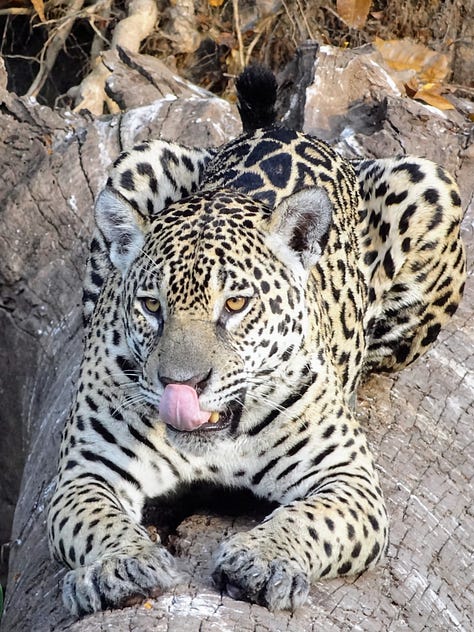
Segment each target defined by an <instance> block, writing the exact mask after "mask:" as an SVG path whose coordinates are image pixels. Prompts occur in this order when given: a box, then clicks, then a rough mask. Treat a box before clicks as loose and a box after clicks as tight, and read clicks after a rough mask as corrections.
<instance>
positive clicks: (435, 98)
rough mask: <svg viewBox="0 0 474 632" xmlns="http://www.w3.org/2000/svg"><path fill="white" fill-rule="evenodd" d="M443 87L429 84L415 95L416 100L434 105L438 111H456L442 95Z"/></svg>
mask: <svg viewBox="0 0 474 632" xmlns="http://www.w3.org/2000/svg"><path fill="white" fill-rule="evenodd" d="M440 92H441V86H440V85H437V84H433V83H427V84H426V85H424V86H423V87H422V88H421V89H420V90H418V91H417V92H415V94H414V95H413V98H414V99H418V100H420V101H423V102H424V103H427V104H428V105H432V106H433V107H435V108H438V110H454V109H455V108H454V105H453V104H452V103H451V101H448V99H446V98H445V97H443V96H442V95H441V94H440Z"/></svg>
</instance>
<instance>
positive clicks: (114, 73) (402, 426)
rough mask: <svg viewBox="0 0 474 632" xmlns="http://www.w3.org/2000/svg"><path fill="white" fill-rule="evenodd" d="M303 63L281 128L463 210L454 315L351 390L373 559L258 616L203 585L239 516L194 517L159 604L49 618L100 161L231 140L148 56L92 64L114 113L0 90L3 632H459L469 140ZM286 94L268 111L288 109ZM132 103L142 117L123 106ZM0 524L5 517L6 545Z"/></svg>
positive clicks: (416, 107)
mask: <svg viewBox="0 0 474 632" xmlns="http://www.w3.org/2000/svg"><path fill="white" fill-rule="evenodd" d="M315 52H316V51H315V48H314V47H311V46H310V47H306V49H305V50H304V51H302V53H301V54H300V57H299V59H298V60H297V61H296V62H295V66H294V70H293V71H292V73H293V77H292V78H291V81H290V78H289V75H287V78H286V79H285V80H284V84H285V85H286V87H287V89H289V90H291V92H292V93H295V94H297V95H298V98H297V99H296V101H295V100H294V99H293V104H292V105H291V104H290V107H286V106H284V105H282V114H283V115H284V117H285V118H286V120H287V122H289V123H290V124H291V125H293V126H299V127H303V128H304V129H305V130H306V131H309V132H313V133H318V134H319V135H322V136H324V137H326V138H329V139H330V140H331V141H332V142H334V143H335V144H336V145H337V146H338V147H339V149H340V150H341V151H342V152H344V153H346V154H347V155H349V156H354V155H355V154H358V153H362V154H365V155H369V156H372V155H379V156H382V155H390V154H393V153H400V152H401V151H404V150H406V151H410V152H412V153H416V154H419V155H424V156H427V157H429V158H433V159H436V160H438V162H441V163H442V164H444V165H445V166H447V167H448V168H449V169H450V170H451V171H452V172H453V173H454V175H455V176H456V177H457V179H458V181H459V182H460V185H461V193H462V198H463V203H464V206H465V207H466V208H467V214H466V218H465V222H464V236H465V239H466V242H467V244H468V254H469V266H470V278H469V281H468V284H467V288H466V294H465V298H464V302H463V303H462V305H461V307H460V309H459V310H458V312H457V314H456V315H455V317H454V318H453V320H452V321H451V322H450V324H449V325H448V327H446V328H445V330H444V331H443V332H442V333H441V335H440V338H439V340H438V342H437V344H436V345H435V347H434V348H433V349H432V350H431V351H430V352H429V353H428V354H427V356H426V357H425V358H423V359H421V360H420V361H418V362H417V363H416V364H415V365H413V366H412V367H410V368H409V369H407V370H405V371H404V372H402V373H401V374H399V375H396V376H390V377H387V376H377V377H373V378H372V379H371V380H370V381H369V382H368V383H367V384H366V385H365V386H364V387H363V389H362V392H361V394H360V401H359V413H358V414H359V415H360V416H361V419H362V422H363V425H364V427H365V429H366V431H367V433H368V435H369V438H370V441H371V444H372V448H373V451H374V453H375V456H376V461H377V463H378V466H379V470H380V475H381V481H382V485H383V487H384V490H385V494H386V497H387V501H388V507H389V511H390V513H391V524H392V534H391V547H390V551H389V555H388V559H387V560H386V562H385V563H384V564H383V565H382V566H380V567H379V568H378V569H377V570H375V571H373V572H371V573H368V574H365V575H363V576H361V577H360V578H358V579H349V580H332V581H325V582H320V583H318V584H317V585H315V586H314V587H313V588H312V591H311V595H310V600H309V602H308V604H307V606H305V607H304V608H301V609H300V610H299V611H298V612H296V613H295V614H290V613H287V612H283V613H276V614H271V613H269V612H268V611H267V610H265V609H263V608H260V607H258V606H255V605H250V604H246V603H243V602H237V601H234V600H232V599H230V598H228V597H227V596H221V595H220V594H218V593H217V592H216V591H215V589H214V588H213V586H212V584H211V582H210V579H209V566H210V558H211V554H212V551H213V549H214V548H215V547H216V545H217V543H218V542H219V540H221V539H222V538H223V537H225V536H226V535H228V534H229V533H231V532H233V531H236V530H240V529H246V528H249V527H251V526H252V520H253V519H252V518H251V517H245V516H242V517H239V518H237V519H235V518H226V517H215V516H211V515H209V514H206V513H205V512H204V513H201V514H199V515H194V516H191V517H189V518H187V519H186V520H185V521H184V522H183V523H182V524H181V525H180V526H179V527H178V529H177V533H176V534H175V535H174V536H173V537H172V538H171V540H170V544H171V545H172V547H173V550H174V552H175V554H176V555H177V557H178V559H179V560H180V562H181V563H182V565H183V567H184V568H187V569H188V571H189V581H187V582H186V583H185V584H183V585H181V586H179V587H177V588H176V589H175V590H174V591H172V592H170V593H166V594H163V595H162V596H161V597H158V598H157V599H154V600H149V601H146V602H144V603H141V604H137V605H135V606H131V607H128V608H125V609H123V610H120V611H114V612H110V611H108V612H104V613H98V614H95V615H93V616H90V617H87V618H85V619H83V620H79V621H74V620H73V619H71V618H69V617H68V616H67V615H66V613H65V611H64V610H63V607H62V605H61V603H60V588H59V582H60V579H61V577H62V576H63V574H64V569H62V568H61V567H60V566H59V565H58V564H56V563H54V562H52V561H51V560H50V558H49V553H48V551H47V545H46V538H45V513H46V506H47V503H48V501H49V499H50V497H51V491H52V479H53V476H54V473H55V470H56V459H57V451H58V442H59V437H60V432H61V428H62V426H63V424H64V420H65V418H66V415H67V411H68V407H69V404H70V401H71V397H72V392H73V387H74V379H75V376H76V374H77V368H78V364H79V360H80V354H81V325H80V305H79V303H80V294H81V290H80V286H81V277H82V273H83V270H84V262H85V257H86V251H87V246H88V238H89V235H90V232H91V228H92V212H91V209H92V205H93V199H94V197H95V195H96V194H97V192H98V190H99V189H100V187H101V186H102V184H103V182H104V180H105V170H106V167H107V165H108V164H109V163H110V162H111V161H112V160H113V158H114V157H115V156H116V155H117V153H118V152H119V151H120V150H121V149H122V148H124V147H128V146H130V145H131V144H133V143H134V142H137V141H139V140H141V139H143V138H149V137H155V138H156V137H159V136H161V137H163V138H167V139H172V140H177V141H179V142H182V143H185V144H191V145H210V144H216V145H218V144H221V143H222V142H224V141H225V140H227V139H228V138H229V137H231V136H233V135H236V134H237V133H238V131H239V123H238V118H237V116H236V112H235V110H234V109H233V108H232V107H231V106H229V105H228V104H227V103H225V102H223V101H221V100H219V99H216V98H214V97H212V96H211V95H209V94H207V93H205V92H203V91H201V90H199V89H197V88H195V87H193V86H191V85H189V84H186V83H185V82H183V81H181V80H179V79H178V78H176V77H174V76H173V75H172V73H169V72H167V71H166V69H165V68H164V67H163V66H162V64H160V63H159V62H157V61H156V60H152V59H150V58H144V57H142V56H139V55H136V54H130V53H127V52H126V51H119V53H120V55H119V54H117V53H108V54H107V55H106V56H105V63H106V64H107V67H108V68H109V69H110V70H111V75H110V77H109V79H108V81H107V93H108V95H109V97H111V98H112V99H113V100H114V101H115V102H116V103H118V104H119V105H120V107H121V108H122V109H125V108H130V109H129V110H128V111H126V112H125V113H122V114H117V115H115V116H113V117H108V118H103V119H100V118H98V119H94V118H91V117H88V116H85V115H84V116H80V115H71V114H64V113H63V114H59V113H56V112H52V111H51V110H49V109H48V108H44V107H39V106H38V105H36V104H34V103H32V102H31V101H28V100H25V99H19V98H17V97H15V96H14V95H11V94H8V93H7V92H6V90H5V80H4V77H3V83H2V85H1V87H0V101H1V103H2V107H1V110H0V130H1V131H0V138H1V141H2V145H3V151H2V153H1V154H0V156H1V158H0V160H1V164H2V167H3V174H4V187H3V192H2V194H1V195H2V206H1V208H2V222H1V224H0V247H1V248H2V252H3V253H4V256H3V260H2V268H1V271H0V274H1V276H0V281H1V301H2V302H1V306H2V308H3V309H1V310H0V323H1V325H0V337H1V346H0V353H1V360H2V366H3V367H4V370H3V372H2V373H3V375H2V383H1V385H0V388H1V391H0V392H1V395H2V404H3V405H2V410H1V411H0V414H1V427H2V441H1V442H0V460H1V462H2V464H3V468H2V477H3V478H2V480H1V483H2V485H3V492H2V495H1V502H2V507H7V512H6V513H7V514H8V512H10V515H11V512H12V508H13V505H14V503H15V501H16V492H17V489H18V484H19V471H20V466H21V463H22V460H23V458H24V456H25V455H28V456H27V460H26V466H25V470H24V475H23V481H22V485H21V492H20V497H19V501H18V505H17V507H16V512H15V520H14V525H13V532H12V542H13V546H12V551H11V559H10V572H9V582H8V588H7V600H6V611H5V614H4V618H3V621H2V630H5V631H8V632H23V631H24V630H35V632H42V631H47V630H55V631H66V630H67V631H70V632H72V631H74V632H79V631H88V632H93V631H94V630H104V629H113V630H116V631H118V632H121V631H125V630H140V631H144V632H146V631H147V630H155V631H160V630H163V631H164V630H167V631H171V630H172V631H174V632H184V631H186V632H189V631H191V632H192V631H193V630H196V631H197V630H200V631H203V632H213V631H216V632H217V631H222V630H239V631H240V632H247V631H249V632H256V631H257V630H258V631H259V632H262V631H268V632H270V631H271V632H274V631H277V630H288V631H292V632H301V631H302V630H305V631H306V630H308V631H309V630H325V631H326V630H327V631H331V630H347V631H349V630H354V629H360V630H367V631H369V630H370V631H385V630H402V629H409V630H411V631H418V630H420V631H421V630H430V631H437V630H439V631H441V630H442V631H444V630H447V629H458V630H469V629H472V627H473V621H472V619H473V612H472V603H473V602H474V600H473V596H472V582H471V578H472V572H473V561H472V555H471V549H470V546H471V544H472V537H473V535H474V526H473V520H472V512H471V506H472V500H473V479H474V471H473V465H472V458H470V455H469V452H468V450H469V446H470V445H471V444H472V440H473V429H472V419H473V417H474V405H473V402H474V379H473V378H474V319H473V308H472V305H473V299H474V284H473V282H472V273H473V263H472V262H473V261H474V235H473V224H474V203H473V196H474V143H473V138H472V129H471V130H470V129H469V127H468V125H467V124H466V123H465V119H463V117H462V116H461V115H458V114H456V113H452V114H451V113H450V114H448V115H444V114H441V113H439V114H438V113H436V112H435V111H434V110H432V109H428V108H426V107H425V106H423V105H421V104H417V103H415V102H411V101H408V100H407V99H402V98H401V97H400V95H399V94H397V91H396V90H395V89H394V87H393V85H391V84H390V81H389V79H388V77H387V76H386V74H385V70H383V69H380V68H377V67H376V66H374V63H375V64H377V63H378V60H374V59H373V58H372V57H371V55H372V53H370V52H367V51H362V52H361V51H358V52H353V51H339V50H335V49H329V48H324V49H323V50H322V51H320V52H319V54H318V55H317V56H316V64H315V63H314V59H312V58H311V55H312V56H313V57H314V55H315ZM308 55H309V57H308ZM337 85H344V86H345V87H344V90H341V91H339V92H340V93H341V95H342V97H344V98H345V101H343V102H341V101H339V102H337V101H332V102H331V108H330V109H329V110H328V109H327V108H326V107H325V105H326V103H327V101H328V99H329V97H330V96H331V95H335V94H336V90H335V86H337ZM137 95H139V97H138V96H137ZM173 95H177V98H175V96H173ZM284 96H285V95H284V94H283V100H282V104H284V103H285V102H286V103H290V100H289V99H286V101H285V98H284ZM138 98H140V100H141V103H143V102H145V103H148V104H149V105H145V106H142V107H137V106H138V103H137V99H138ZM384 99H386V101H384ZM331 112H332V113H331ZM5 518H6V520H5ZM8 518H9V515H5V513H4V522H3V534H4V535H5V532H6V530H7V528H8V526H7V525H8Z"/></svg>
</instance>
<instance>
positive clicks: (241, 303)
mask: <svg viewBox="0 0 474 632" xmlns="http://www.w3.org/2000/svg"><path fill="white" fill-rule="evenodd" d="M248 304H249V299H248V298H247V297H246V296H231V298H228V299H227V300H226V302H225V308H226V310H227V311H228V312H230V313H231V314H237V313H238V312H241V311H242V310H244V309H245V308H246V307H247V305H248Z"/></svg>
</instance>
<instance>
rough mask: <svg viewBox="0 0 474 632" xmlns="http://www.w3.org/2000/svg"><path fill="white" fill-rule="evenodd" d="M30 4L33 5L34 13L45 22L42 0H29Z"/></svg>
mask: <svg viewBox="0 0 474 632" xmlns="http://www.w3.org/2000/svg"><path fill="white" fill-rule="evenodd" d="M31 4H32V5H33V7H34V9H35V11H36V13H37V14H38V16H39V19H40V20H41V22H46V18H45V16H44V2H43V0H31Z"/></svg>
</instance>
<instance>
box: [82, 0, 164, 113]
mask: <svg viewBox="0 0 474 632" xmlns="http://www.w3.org/2000/svg"><path fill="white" fill-rule="evenodd" d="M157 18H158V9H157V6H156V2H155V1H154V0H132V2H130V4H129V7H128V17H126V18H125V19H124V20H122V21H121V22H119V23H118V24H117V26H116V27H115V30H114V34H113V37H112V42H111V46H110V47H111V49H116V48H117V46H120V47H121V48H126V49H127V50H129V51H131V52H134V53H137V52H138V49H139V48H140V44H141V42H142V40H144V39H145V37H147V36H148V35H150V33H152V32H153V29H154V27H155V23H156V20H157ZM92 63H93V69H92V72H91V73H90V74H89V75H87V77H86V78H85V79H84V80H83V81H82V82H81V84H80V85H79V86H77V87H76V88H74V91H75V93H76V95H77V96H76V106H75V108H74V111H75V112H79V111H80V110H89V111H90V112H91V113H92V114H95V115H100V114H102V112H103V109H104V103H105V104H106V105H107V108H108V110H109V112H112V113H114V112H118V111H119V110H120V108H119V106H118V105H117V104H116V103H115V102H114V101H112V100H111V99H110V98H109V97H108V96H107V94H106V92H105V82H106V81H107V78H108V76H109V75H110V70H108V69H107V68H106V66H105V65H104V63H103V60H102V53H100V54H99V55H97V57H96V58H95V59H94V60H93V62H92Z"/></svg>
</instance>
